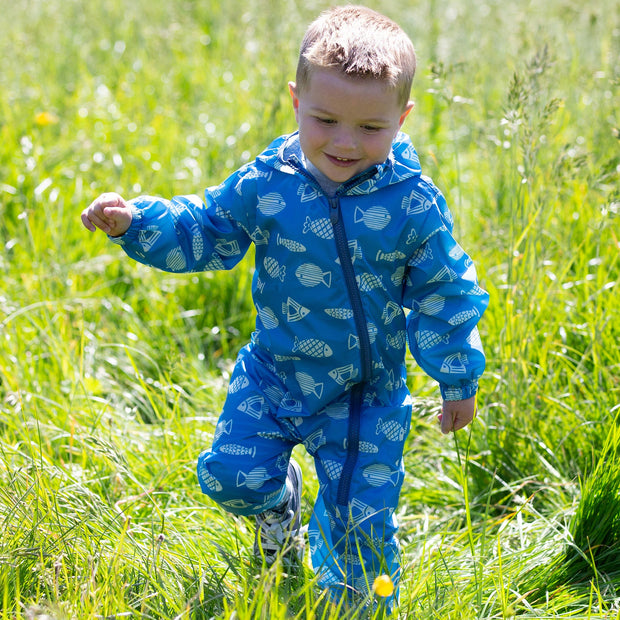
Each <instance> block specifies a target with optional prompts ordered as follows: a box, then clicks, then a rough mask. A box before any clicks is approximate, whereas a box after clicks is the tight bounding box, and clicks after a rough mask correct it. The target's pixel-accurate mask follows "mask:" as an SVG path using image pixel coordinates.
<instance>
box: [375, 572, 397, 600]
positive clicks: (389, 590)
mask: <svg viewBox="0 0 620 620" xmlns="http://www.w3.org/2000/svg"><path fill="white" fill-rule="evenodd" d="M372 589H373V591H374V593H375V594H376V595H377V596H392V594H393V593H394V584H393V583H392V580H391V579H390V576H389V575H379V576H378V577H377V578H376V579H375V581H374V583H373V584H372Z"/></svg>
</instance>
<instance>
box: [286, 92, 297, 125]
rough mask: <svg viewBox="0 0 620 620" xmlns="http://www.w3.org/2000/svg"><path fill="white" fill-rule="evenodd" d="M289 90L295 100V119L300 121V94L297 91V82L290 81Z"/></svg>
mask: <svg viewBox="0 0 620 620" xmlns="http://www.w3.org/2000/svg"><path fill="white" fill-rule="evenodd" d="M288 92H289V93H290V94H291V98H292V100H293V110H294V111H295V120H296V121H297V122H298V123H299V95H298V91H297V84H295V82H289V83H288Z"/></svg>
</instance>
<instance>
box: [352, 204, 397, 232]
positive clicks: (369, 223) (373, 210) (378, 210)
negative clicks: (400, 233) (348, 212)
mask: <svg viewBox="0 0 620 620" xmlns="http://www.w3.org/2000/svg"><path fill="white" fill-rule="evenodd" d="M353 218H354V219H353V221H354V222H355V223H356V224H359V223H360V222H364V224H365V226H366V227H367V228H370V229H371V230H383V229H384V228H385V227H386V226H387V225H388V224H389V223H390V220H391V219H392V216H391V215H390V213H389V211H388V210H387V209H386V208H385V207H380V206H376V207H370V208H369V209H368V210H366V211H363V210H362V209H361V208H360V207H355V213H354V215H353Z"/></svg>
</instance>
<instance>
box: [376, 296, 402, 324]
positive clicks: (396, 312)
mask: <svg viewBox="0 0 620 620" xmlns="http://www.w3.org/2000/svg"><path fill="white" fill-rule="evenodd" d="M401 314H402V309H401V307H400V306H399V305H398V304H397V303H396V302H395V301H388V302H387V304H386V305H385V308H383V312H382V313H381V318H382V319H383V322H384V323H385V324H386V325H389V324H390V323H391V322H392V321H393V320H394V319H395V318H396V317H397V316H400V315H401Z"/></svg>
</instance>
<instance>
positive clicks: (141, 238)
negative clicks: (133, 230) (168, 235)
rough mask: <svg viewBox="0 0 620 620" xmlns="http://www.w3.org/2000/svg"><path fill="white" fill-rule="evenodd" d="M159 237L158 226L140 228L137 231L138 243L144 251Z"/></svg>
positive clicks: (148, 249)
mask: <svg viewBox="0 0 620 620" xmlns="http://www.w3.org/2000/svg"><path fill="white" fill-rule="evenodd" d="M160 237H161V230H159V227H158V226H149V227H148V228H147V229H146V230H141V231H140V232H139V233H138V243H139V244H140V247H141V248H142V250H143V251H144V252H148V251H150V249H151V248H152V247H153V246H154V245H155V244H156V243H157V240H158V239H159V238H160Z"/></svg>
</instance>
